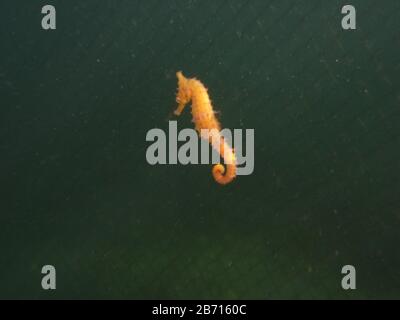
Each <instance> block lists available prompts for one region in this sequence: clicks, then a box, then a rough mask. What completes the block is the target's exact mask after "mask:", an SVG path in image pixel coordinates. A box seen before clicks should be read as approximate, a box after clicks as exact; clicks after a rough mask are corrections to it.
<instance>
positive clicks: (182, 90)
mask: <svg viewBox="0 0 400 320" xmlns="http://www.w3.org/2000/svg"><path fill="white" fill-rule="evenodd" d="M176 76H177V77H178V93H177V94H176V102H177V103H179V104H183V105H185V104H187V103H189V101H190V100H191V99H192V94H191V91H190V86H189V79H187V78H186V77H185V76H184V75H183V74H182V72H181V71H178V72H177V73H176Z"/></svg>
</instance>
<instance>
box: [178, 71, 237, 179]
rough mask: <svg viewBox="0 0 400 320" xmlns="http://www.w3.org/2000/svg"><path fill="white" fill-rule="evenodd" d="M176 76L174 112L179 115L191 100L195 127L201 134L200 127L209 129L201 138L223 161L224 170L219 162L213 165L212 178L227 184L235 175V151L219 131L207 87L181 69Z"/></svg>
mask: <svg viewBox="0 0 400 320" xmlns="http://www.w3.org/2000/svg"><path fill="white" fill-rule="evenodd" d="M176 76H177V77H178V93H177V95H176V102H177V103H178V104H179V105H178V108H177V109H176V110H175V112H174V113H175V115H177V116H179V115H180V114H181V113H182V111H183V109H184V107H185V106H186V104H188V103H189V102H190V101H191V102H192V116H193V120H192V121H193V122H194V124H195V129H196V130H197V132H198V133H199V134H200V135H202V132H201V130H202V129H208V130H209V131H208V133H209V134H208V135H207V136H202V138H204V139H207V140H208V141H209V142H210V144H211V145H212V147H213V148H214V149H215V150H216V151H217V152H219V153H220V155H221V156H222V157H223V158H224V161H225V165H226V170H225V167H224V166H223V165H222V164H220V163H218V164H216V165H214V166H213V168H212V174H213V176H214V179H215V181H217V182H218V183H220V184H227V183H229V182H231V181H232V180H233V179H234V178H235V177H236V158H235V153H234V151H233V150H232V148H231V147H230V146H229V145H228V144H227V143H226V141H225V139H224V138H223V137H222V135H221V133H220V132H221V125H220V123H219V122H218V119H217V118H216V117H215V113H214V110H213V107H212V104H211V101H210V97H209V96H208V92H207V89H206V88H205V87H204V85H203V84H202V83H201V82H200V81H199V80H197V79H195V78H192V79H188V78H186V77H185V76H184V75H183V74H182V72H181V71H179V72H177V73H176ZM213 129H214V130H213Z"/></svg>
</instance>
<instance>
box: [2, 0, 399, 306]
mask: <svg viewBox="0 0 400 320" xmlns="http://www.w3.org/2000/svg"><path fill="white" fill-rule="evenodd" d="M351 2H352V4H353V5H354V6H355V7H356V9H357V30H356V31H343V30H342V28H341V18H342V15H341V13H340V10H341V7H342V6H343V5H344V4H347V2H346V3H345V2H344V1H321V0H302V1H288V0H283V1H282V0H279V1H278V0H262V1H261V0H251V1H239V0H238V1H229V2H228V1H212V2H211V1H199V0H192V1H177V0H176V1H175V0H174V1H173V0H170V1H163V2H161V1H159V0H146V1H134V0H131V1H128V0H123V1H122V0H120V1H111V0H107V1H106V0H102V1H94V0H91V1H77V0H73V1H57V0H54V1H52V3H51V4H52V5H54V6H55V7H56V10H57V30H55V31H44V30H42V29H41V19H42V14H41V6H42V5H43V3H42V1H37V0H31V1H27V0H25V1H22V0H20V1H9V0H8V1H2V2H1V4H0V12H1V18H0V35H1V37H0V39H1V53H0V58H1V59H0V61H1V62H0V92H1V96H0V97H1V102H0V105H1V108H0V151H1V162H0V164H1V195H2V201H1V204H0V226H1V229H0V250H1V255H0V298H35V299H36V298H124V299H137V298H171V299H173V298H176V299H183V298H201V299H203V298H224V299H225V298H239V299H244V298H256V299H276V298H296V299H297V298H301V299H306V298H312V299H316V298H320V299H322V298H323V299H328V298H330V299H339V298H340V299H342V298H344V299H353V298H399V297H400V253H399V250H398V244H399V243H400V231H399V230H400V211H399V205H400V201H399V196H398V193H399V190H400V161H399V159H400V148H399V147H400V134H399V121H400V91H399V85H400V78H399V72H400V45H399V41H400V36H399V32H400V19H399V10H400V2H399V1H397V0H385V1H382V2H380V3H379V4H377V3H376V1H372V0H363V1H360V0H353V1H351ZM178 70H183V71H184V73H185V74H186V75H188V76H196V77H198V78H199V79H201V80H202V81H203V82H204V83H205V84H206V85H207V87H208V88H209V92H210V94H211V98H212V100H213V103H214V107H215V108H216V109H217V110H218V111H220V112H221V115H220V120H221V122H222V124H223V125H224V126H225V127H228V128H254V129H255V171H254V173H253V174H252V175H250V176H240V177H238V178H237V179H236V180H235V181H234V183H232V184H230V185H228V186H225V187H221V186H219V185H217V184H216V183H215V182H214V181H213V179H212V176H211V166H210V165H202V166H196V165H189V166H182V165H164V166H161V165H159V166H150V165H149V164H148V163H147V162H146V157H145V153H146V148H147V147H148V145H149V143H147V142H146V141H145V136H146V132H147V131H148V130H150V129H152V128H162V129H164V130H166V129H167V128H168V120H169V119H171V118H170V113H171V111H172V110H173V109H174V108H175V107H176V104H175V100H174V99H175V96H174V95H175V92H176V79H175V72H176V71H178ZM187 111H188V110H186V112H185V114H184V115H183V116H182V117H181V118H180V119H179V126H180V128H185V127H192V123H191V122H190V114H189V112H187ZM46 264H51V265H54V266H55V267H56V270H57V289H56V290H55V291H44V290H42V288H41V284H40V283H41V279H42V274H41V268H42V266H43V265H46ZM346 264H351V265H354V266H355V267H356V270H357V289H356V290H354V291H344V290H343V289H342V288H341V279H342V274H341V268H342V266H343V265H346Z"/></svg>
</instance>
